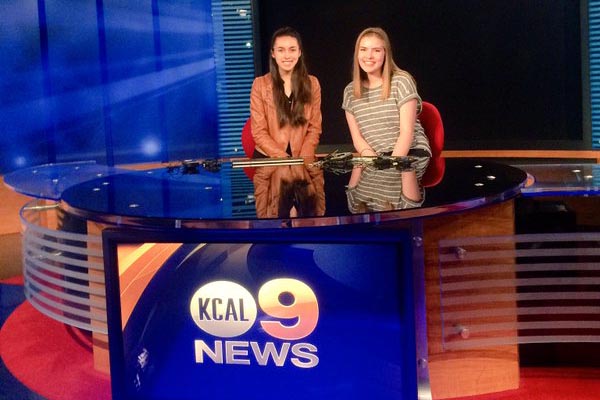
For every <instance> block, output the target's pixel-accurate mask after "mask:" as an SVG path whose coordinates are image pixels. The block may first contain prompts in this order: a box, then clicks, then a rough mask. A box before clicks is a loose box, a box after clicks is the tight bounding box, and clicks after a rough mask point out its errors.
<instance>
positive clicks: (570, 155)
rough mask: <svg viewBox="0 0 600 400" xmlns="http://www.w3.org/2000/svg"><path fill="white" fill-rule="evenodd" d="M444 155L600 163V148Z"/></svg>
mask: <svg viewBox="0 0 600 400" xmlns="http://www.w3.org/2000/svg"><path fill="white" fill-rule="evenodd" d="M442 157H447V158H456V157H475V158H529V159H537V158H540V159H544V158H546V159H548V158H550V159H565V160H569V159H570V160H576V159H589V160H591V161H594V162H596V163H600V150H444V151H443V152H442Z"/></svg>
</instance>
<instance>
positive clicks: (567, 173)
mask: <svg viewBox="0 0 600 400" xmlns="http://www.w3.org/2000/svg"><path fill="white" fill-rule="evenodd" d="M515 167H517V168H519V169H522V170H524V171H525V172H527V174H528V179H527V183H526V185H525V187H524V188H523V195H524V196H553V195H562V196H569V195H574V196H575V195H576V196H581V195H599V194H600V165H599V164H576V163H567V164H524V165H515Z"/></svg>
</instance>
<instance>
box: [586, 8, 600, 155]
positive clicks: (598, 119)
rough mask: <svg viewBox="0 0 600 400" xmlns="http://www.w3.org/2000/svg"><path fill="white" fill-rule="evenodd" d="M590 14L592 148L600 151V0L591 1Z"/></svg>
mask: <svg viewBox="0 0 600 400" xmlns="http://www.w3.org/2000/svg"><path fill="white" fill-rule="evenodd" d="M588 12H589V20H588V24H589V39H588V43H589V57H590V65H589V71H590V98H591V114H592V147H593V148H594V149H600V0H590V2H589V7H588Z"/></svg>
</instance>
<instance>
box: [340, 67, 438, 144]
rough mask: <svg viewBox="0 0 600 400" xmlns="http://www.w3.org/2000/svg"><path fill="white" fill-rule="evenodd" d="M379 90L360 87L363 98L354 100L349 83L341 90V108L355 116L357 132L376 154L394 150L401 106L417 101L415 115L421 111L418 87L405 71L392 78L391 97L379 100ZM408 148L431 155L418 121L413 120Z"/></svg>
mask: <svg viewBox="0 0 600 400" xmlns="http://www.w3.org/2000/svg"><path fill="white" fill-rule="evenodd" d="M381 90H382V88H381V87H378V88H374V89H369V88H363V91H362V97H361V98H360V99H356V98H355V97H354V94H353V89H352V82H350V83H349V84H348V85H347V86H346V88H345V89H344V100H343V103H342V108H343V109H344V110H346V111H348V112H349V113H350V114H352V115H354V118H355V119H356V122H357V123H358V127H359V129H360V133H361V134H362V135H363V137H364V138H365V140H366V141H367V143H368V144H369V145H370V146H371V147H372V148H373V150H375V152H376V153H378V154H383V153H388V152H391V151H392V150H394V145H395V144H396V140H397V139H398V135H399V134H400V106H401V105H402V104H404V103H406V102H407V101H409V100H412V99H417V114H419V113H420V112H421V98H420V97H419V94H418V93H417V87H416V85H415V83H414V81H413V79H412V78H411V77H410V75H408V73H407V72H404V71H400V72H397V73H395V74H394V76H393V77H392V84H391V91H390V97H389V98H388V99H387V100H382V99H381ZM410 148H411V149H425V150H427V151H428V152H429V154H431V150H430V148H429V141H428V140H427V136H425V131H424V130H423V127H422V126H421V122H420V121H419V119H418V118H417V120H416V121H415V131H414V138H413V142H412V144H411V146H410Z"/></svg>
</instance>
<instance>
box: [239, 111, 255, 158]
mask: <svg viewBox="0 0 600 400" xmlns="http://www.w3.org/2000/svg"><path fill="white" fill-rule="evenodd" d="M254 147H255V144H254V138H253V137H252V126H251V124H250V118H248V119H247V120H246V123H245V124H244V127H243V128H242V148H243V149H244V153H245V154H246V157H248V158H252V156H253V155H254Z"/></svg>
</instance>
